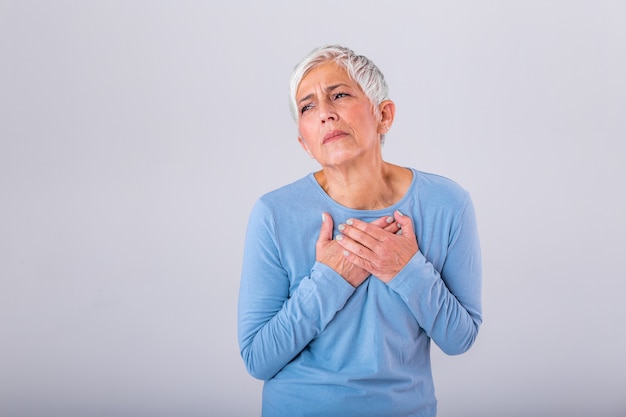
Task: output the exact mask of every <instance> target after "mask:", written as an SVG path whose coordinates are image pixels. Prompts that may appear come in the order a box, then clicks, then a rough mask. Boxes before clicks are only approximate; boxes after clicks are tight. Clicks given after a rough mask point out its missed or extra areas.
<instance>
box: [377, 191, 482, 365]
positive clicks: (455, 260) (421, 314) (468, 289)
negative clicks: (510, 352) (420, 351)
mask: <svg viewBox="0 0 626 417" xmlns="http://www.w3.org/2000/svg"><path fill="white" fill-rule="evenodd" d="M466 198H467V199H466V202H465V205H464V207H463V208H462V209H461V210H459V213H458V215H456V216H454V218H453V220H452V223H451V227H450V228H449V235H448V236H447V241H448V247H447V253H446V255H445V260H444V262H443V267H442V268H441V271H438V270H437V269H436V268H435V267H434V266H433V264H432V263H431V262H430V261H429V260H428V259H427V258H426V257H425V256H424V255H423V254H422V253H421V251H420V252H418V253H417V254H415V255H414V256H413V258H412V259H411V260H410V262H409V263H408V264H407V265H406V266H405V267H404V269H402V270H401V271H400V273H399V274H398V275H397V276H396V277H394V279H393V280H391V281H390V282H389V286H390V287H391V288H392V289H393V290H394V291H396V292H397V293H398V294H399V295H400V297H401V298H402V299H403V300H404V302H405V303H406V304H407V306H408V307H409V309H410V310H411V312H412V313H413V315H414V317H415V319H416V320H417V322H418V323H419V325H420V327H422V328H423V329H424V331H425V332H426V333H427V334H428V336H430V337H431V338H432V340H433V341H434V342H435V343H436V344H437V345H438V346H439V347H440V348H441V350H443V351H444V352H445V353H446V354H449V355H456V354H460V353H463V352H465V351H467V350H468V349H469V348H470V347H471V346H472V344H473V343H474V341H475V339H476V336H477V335H478V329H479V327H480V324H481V323H482V307H481V287H482V264H481V255H480V244H479V240H478V231H477V224H476V218H475V212H474V206H473V204H472V201H471V199H470V197H469V195H467V196H466ZM418 244H419V242H418Z"/></svg>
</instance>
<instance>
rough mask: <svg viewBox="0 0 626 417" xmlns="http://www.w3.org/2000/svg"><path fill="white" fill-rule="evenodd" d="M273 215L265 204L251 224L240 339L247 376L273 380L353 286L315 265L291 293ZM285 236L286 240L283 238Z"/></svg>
mask: <svg viewBox="0 0 626 417" xmlns="http://www.w3.org/2000/svg"><path fill="white" fill-rule="evenodd" d="M274 222H275V220H274V218H273V216H272V214H271V211H270V210H269V209H268V208H267V206H266V205H265V204H263V202H262V201H261V200H259V202H257V204H256V205H255V206H254V208H253V210H252V213H251V215H250V219H249V222H248V230H247V234H246V242H245V246H244V259H243V267H242V274H241V282H240V288H239V302H238V339H239V347H240V352H241V356H242V358H243V360H244V363H245V365H246V368H247V370H248V372H249V373H250V374H251V375H252V376H254V377H255V378H258V379H264V380H267V379H270V378H272V377H273V376H274V375H276V374H277V373H278V372H279V371H280V370H281V369H282V368H283V367H284V366H285V365H287V364H288V363H289V362H290V361H291V360H292V359H293V358H294V357H295V356H297V355H298V353H300V352H301V351H302V350H303V349H304V348H305V347H306V346H307V345H308V344H309V342H310V341H311V340H313V339H314V338H315V337H316V336H317V335H319V334H320V333H321V332H322V331H323V330H324V328H325V327H326V326H327V325H328V323H329V322H330V321H331V320H332V319H333V318H334V316H335V314H336V313H337V311H339V310H341V309H342V308H343V306H344V305H345V303H346V301H347V300H348V299H349V298H350V296H351V295H352V294H353V292H354V288H353V287H352V286H351V285H350V284H349V283H348V282H346V281H345V280H344V279H343V278H342V277H341V276H340V275H338V274H337V273H336V272H335V271H333V270H332V269H331V268H330V267H328V266H327V265H324V264H321V263H318V262H315V263H314V264H313V265H311V271H310V275H309V276H306V277H302V278H301V281H300V283H299V285H297V287H296V288H295V290H292V293H291V294H290V283H291V281H292V279H293V277H289V276H288V272H287V271H286V269H285V268H284V267H283V266H282V263H281V253H280V251H279V245H278V242H279V239H278V236H276V233H275V230H276V227H275V223H274ZM285 238H286V237H285Z"/></svg>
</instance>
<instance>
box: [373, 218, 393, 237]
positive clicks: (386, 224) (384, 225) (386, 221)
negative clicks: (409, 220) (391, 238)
mask: <svg viewBox="0 0 626 417" xmlns="http://www.w3.org/2000/svg"><path fill="white" fill-rule="evenodd" d="M370 224H372V225H374V226H378V227H380V228H381V229H383V230H385V231H387V232H390V233H396V232H397V231H398V230H400V227H399V226H398V223H397V222H396V220H395V219H394V218H393V216H383V217H379V218H378V219H376V220H374V221H372V222H370Z"/></svg>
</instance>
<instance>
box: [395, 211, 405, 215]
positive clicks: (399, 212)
mask: <svg viewBox="0 0 626 417" xmlns="http://www.w3.org/2000/svg"><path fill="white" fill-rule="evenodd" d="M396 213H398V214H399V215H400V216H404V214H402V212H401V211H400V210H396Z"/></svg>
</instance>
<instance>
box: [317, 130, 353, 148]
mask: <svg viewBox="0 0 626 417" xmlns="http://www.w3.org/2000/svg"><path fill="white" fill-rule="evenodd" d="M347 135H348V134H347V133H346V132H342V131H341V130H333V131H332V132H328V133H327V134H325V135H324V140H323V141H322V144H324V145H325V144H327V143H329V142H334V141H336V140H339V139H341V138H343V137H345V136H347Z"/></svg>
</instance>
